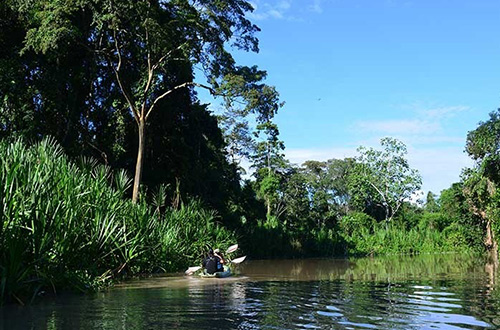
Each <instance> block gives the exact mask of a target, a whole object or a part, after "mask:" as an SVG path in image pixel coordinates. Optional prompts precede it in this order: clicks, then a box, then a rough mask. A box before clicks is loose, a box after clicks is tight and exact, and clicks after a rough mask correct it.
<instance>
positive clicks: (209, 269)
mask: <svg viewBox="0 0 500 330" xmlns="http://www.w3.org/2000/svg"><path fill="white" fill-rule="evenodd" d="M202 266H203V268H205V272H206V273H207V274H215V272H218V271H220V270H219V269H221V268H222V269H223V267H224V266H223V265H222V264H221V263H220V259H219V257H217V256H215V254H214V250H212V249H210V250H208V255H207V257H206V258H205V259H203V262H202Z"/></svg>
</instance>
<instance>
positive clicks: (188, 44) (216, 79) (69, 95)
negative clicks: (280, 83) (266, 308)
mask: <svg viewBox="0 0 500 330" xmlns="http://www.w3.org/2000/svg"><path fill="white" fill-rule="evenodd" d="M251 10H252V7H251V5H250V3H248V2H246V1H241V0H220V1H209V0H202V1H186V0H176V1H155V0H152V1H131V0H115V1H102V0H92V1H90V0H79V1H64V0H63V1H35V2H33V1H28V0H6V1H2V2H0V301H8V300H9V301H17V302H18V303H21V304H24V303H26V302H29V301H30V300H33V299H35V298H36V297H37V296H38V295H39V293H40V292H42V290H44V291H51V292H56V291H58V290H61V289H76V290H80V291H88V290H97V289H99V288H102V287H104V286H106V285H108V284H109V283H111V282H112V281H113V280H116V279H120V278H122V277H124V276H131V275H136V274H141V273H153V272H161V271H179V270H181V269H183V268H184V267H186V266H189V265H193V264H195V263H198V262H199V258H200V256H201V254H202V253H203V252H204V251H206V249H207V246H217V247H221V248H224V247H227V246H229V245H230V244H232V243H235V242H238V243H239V244H240V247H241V249H242V250H243V251H244V252H245V253H247V254H248V255H250V256H251V257H252V258H268V257H306V256H307V257H320V256H344V255H371V254H393V253H394V254H396V253H426V252H446V251H454V252H456V251H469V252H482V251H485V250H487V249H492V250H494V251H496V248H497V241H496V237H499V224H498V220H497V219H499V212H500V197H499V196H500V193H499V192H498V189H497V187H498V185H499V184H500V168H499V166H500V165H499V164H500V160H499V156H500V134H499V133H500V111H496V112H493V113H491V114H490V118H489V119H487V121H485V122H482V123H479V125H478V127H477V128H476V129H474V130H472V131H471V132H470V133H469V134H468V136H467V139H466V145H465V149H466V151H467V153H468V154H469V155H470V156H471V157H472V158H473V159H474V160H475V166H474V167H473V168H470V169H464V171H463V174H462V179H461V181H460V182H457V183H454V184H453V185H452V186H451V187H450V188H448V189H446V190H444V191H442V192H439V196H438V195H435V194H434V193H432V192H428V194H427V197H426V201H425V203H420V204H415V203H410V202H409V199H410V197H411V196H412V195H413V194H414V193H415V192H416V191H418V190H419V189H420V186H421V178H420V175H419V174H418V172H417V171H416V170H414V169H412V168H410V166H409V165H408V162H407V160H406V153H407V151H406V146H405V145H404V144H403V143H402V142H401V141H398V140H396V139H393V138H384V139H382V140H381V148H380V149H374V148H364V147H360V148H359V149H358V154H359V155H358V156H357V157H354V158H346V159H331V160H328V161H326V162H320V161H315V160H310V161H307V162H305V163H304V164H301V165H296V164H291V163H290V162H289V161H288V160H287V159H286V158H285V157H284V153H283V151H284V148H285V146H284V143H283V141H281V140H280V137H279V128H278V126H277V125H276V124H275V123H274V121H273V120H274V117H275V116H276V114H277V113H278V111H279V110H280V109H281V108H282V106H283V102H282V101H281V100H280V97H279V94H278V92H277V89H276V88H275V87H273V86H269V85H267V84H266V83H265V78H266V72H265V71H263V70H261V69H259V68H257V67H256V66H250V67H248V66H242V65H240V64H238V63H236V61H235V60H234V58H233V55H232V53H231V52H233V53H235V52H239V51H253V52H257V51H258V40H257V38H256V33H257V32H258V31H259V28H258V27H257V26H256V25H254V24H253V23H252V22H250V21H249V20H248V18H247V17H246V16H245V15H246V14H247V13H248V12H250V11H251ZM195 73H196V75H195ZM199 90H208V91H210V93H211V94H212V95H213V96H214V104H213V106H209V105H207V104H202V103H201V102H200V100H199V98H198V96H197V95H198V94H197V91H199ZM214 108H218V109H220V111H217V112H215V111H213V110H211V109H214ZM242 160H247V161H249V162H250V164H251V179H244V178H248V177H249V175H248V174H246V173H245V169H243V167H242V166H241V164H242Z"/></svg>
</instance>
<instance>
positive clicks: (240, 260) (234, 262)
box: [230, 256, 247, 264]
mask: <svg viewBox="0 0 500 330" xmlns="http://www.w3.org/2000/svg"><path fill="white" fill-rule="evenodd" d="M246 257H247V256H243V257H239V258H236V259H233V260H231V261H230V263H232V264H241V263H242V262H243V261H245V258H246Z"/></svg>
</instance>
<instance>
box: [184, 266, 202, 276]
mask: <svg viewBox="0 0 500 330" xmlns="http://www.w3.org/2000/svg"><path fill="white" fill-rule="evenodd" d="M200 269H201V266H194V267H189V268H188V269H187V270H186V271H185V272H184V273H185V274H186V275H193V273H194V272H196V271H198V270H200Z"/></svg>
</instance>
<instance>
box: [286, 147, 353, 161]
mask: <svg viewBox="0 0 500 330" xmlns="http://www.w3.org/2000/svg"><path fill="white" fill-rule="evenodd" d="M356 148H357V147H353V148H324V149H321V148H316V149H314V148H313V149H286V150H285V155H286V158H287V159H288V160H290V162H291V163H293V164H298V165H300V164H302V163H303V162H305V161H306V160H318V161H325V160H328V159H333V158H336V159H344V158H346V157H353V156H355V155H356V154H357V152H356Z"/></svg>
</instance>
